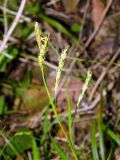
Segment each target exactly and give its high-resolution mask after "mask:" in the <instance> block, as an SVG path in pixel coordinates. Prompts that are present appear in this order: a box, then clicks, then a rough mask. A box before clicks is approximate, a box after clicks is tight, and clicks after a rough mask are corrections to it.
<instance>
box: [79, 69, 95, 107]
mask: <svg viewBox="0 0 120 160" xmlns="http://www.w3.org/2000/svg"><path fill="white" fill-rule="evenodd" d="M91 77H92V72H91V71H90V70H88V72H87V78H86V80H85V84H84V85H83V88H82V93H81V94H80V96H79V97H78V102H77V106H78V105H79V104H80V102H81V100H82V98H83V96H84V94H85V92H86V90H87V88H88V84H89V81H90V79H91Z"/></svg>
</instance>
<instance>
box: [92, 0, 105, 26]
mask: <svg viewBox="0 0 120 160" xmlns="http://www.w3.org/2000/svg"><path fill="white" fill-rule="evenodd" d="M92 7H93V9H92V20H93V22H94V29H96V28H97V26H98V25H99V22H100V18H101V15H102V13H103V11H104V9H105V6H104V4H103V2H102V0H92Z"/></svg>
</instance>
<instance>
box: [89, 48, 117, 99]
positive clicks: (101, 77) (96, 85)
mask: <svg viewBox="0 0 120 160" xmlns="http://www.w3.org/2000/svg"><path fill="white" fill-rule="evenodd" d="M119 54H120V48H119V49H118V50H117V52H116V53H115V54H114V56H113V57H112V59H111V61H110V63H109V64H108V66H107V68H106V69H105V70H104V71H103V72H102V74H101V75H100V77H99V78H98V80H97V82H96V84H95V86H94V88H93V90H92V92H91V94H90V96H89V101H91V100H92V98H93V95H94V93H95V91H96V89H97V87H98V86H99V84H100V83H101V81H102V80H103V79H104V77H105V75H106V73H107V71H108V69H109V68H110V66H111V65H112V63H113V62H114V61H115V59H116V58H117V57H118V55H119Z"/></svg>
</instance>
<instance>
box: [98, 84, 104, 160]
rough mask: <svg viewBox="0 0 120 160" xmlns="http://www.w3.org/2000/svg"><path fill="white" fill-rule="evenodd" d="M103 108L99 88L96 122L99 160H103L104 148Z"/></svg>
mask: <svg viewBox="0 0 120 160" xmlns="http://www.w3.org/2000/svg"><path fill="white" fill-rule="evenodd" d="M103 106H104V100H103V89H102V87H101V99H100V109H99V113H98V118H97V121H98V130H99V144H100V154H101V159H102V160H105V147H104V137H103Z"/></svg>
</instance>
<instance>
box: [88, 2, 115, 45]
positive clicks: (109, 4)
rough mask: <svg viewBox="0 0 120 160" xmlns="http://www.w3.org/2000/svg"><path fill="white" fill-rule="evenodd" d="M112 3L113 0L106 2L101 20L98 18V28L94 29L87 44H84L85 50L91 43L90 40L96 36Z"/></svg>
mask: <svg viewBox="0 0 120 160" xmlns="http://www.w3.org/2000/svg"><path fill="white" fill-rule="evenodd" d="M112 2H113V0H109V1H108V4H107V6H106V8H105V10H104V12H103V14H102V16H101V18H100V21H99V24H98V26H97V27H96V29H95V30H94V32H93V33H92V35H91V36H90V37H89V38H88V40H87V42H86V43H85V48H87V47H88V46H89V45H90V43H91V42H92V40H93V39H94V38H95V36H96V34H97V33H98V31H99V29H100V27H101V25H102V23H103V21H104V19H105V16H106V14H107V12H108V10H109V8H110V6H111V4H112Z"/></svg>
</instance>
